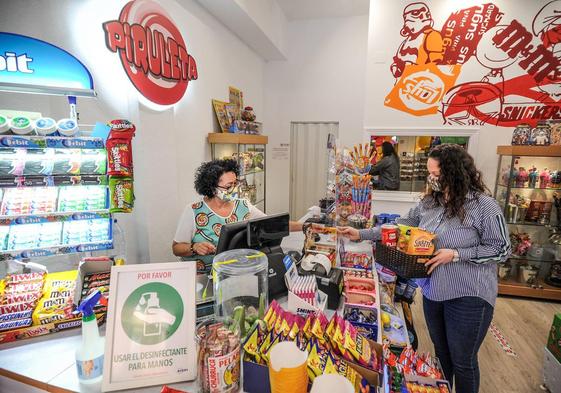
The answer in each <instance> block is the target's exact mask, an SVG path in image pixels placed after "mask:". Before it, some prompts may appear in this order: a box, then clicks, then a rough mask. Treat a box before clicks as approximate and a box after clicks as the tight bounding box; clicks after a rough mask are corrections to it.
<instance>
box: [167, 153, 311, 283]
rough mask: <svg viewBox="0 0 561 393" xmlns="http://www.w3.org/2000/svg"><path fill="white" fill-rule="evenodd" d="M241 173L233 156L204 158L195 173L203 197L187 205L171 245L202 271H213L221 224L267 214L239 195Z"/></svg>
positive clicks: (297, 227)
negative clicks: (230, 157) (227, 157)
mask: <svg viewBox="0 0 561 393" xmlns="http://www.w3.org/2000/svg"><path fill="white" fill-rule="evenodd" d="M239 173H240V168H239V165H238V163H237V162H236V161H235V160H232V159H222V160H213V161H209V162H205V163H203V164H202V165H201V166H200V167H199V168H198V169H197V171H196V173H195V190H196V191H197V193H198V194H199V195H201V197H202V199H201V200H199V201H196V202H194V203H193V204H190V205H187V207H185V210H184V211H183V214H182V216H181V218H180V220H179V223H178V225H177V231H176V232H175V237H174V240H173V245H172V248H173V253H174V255H176V256H179V257H181V259H182V260H187V261H188V260H191V261H197V272H199V273H208V272H209V271H210V268H211V266H212V259H213V257H214V253H215V251H216V246H217V245H218V239H219V237H220V229H221V228H222V225H224V224H230V223H234V222H238V221H242V220H249V219H252V218H260V217H265V216H266V214H265V213H263V212H262V211H261V210H259V209H258V208H256V207H255V206H253V205H252V204H251V203H250V202H249V201H247V200H245V199H238V176H239ZM290 229H291V230H301V229H302V224H300V223H297V222H291V223H290Z"/></svg>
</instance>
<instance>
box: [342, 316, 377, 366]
mask: <svg viewBox="0 0 561 393" xmlns="http://www.w3.org/2000/svg"><path fill="white" fill-rule="evenodd" d="M344 347H345V349H346V350H347V351H348V352H347V354H350V355H351V356H352V358H353V359H350V360H356V361H357V362H358V363H360V364H361V365H363V366H365V367H367V368H370V369H376V368H377V365H378V364H377V359H376V355H375V354H373V353H372V348H370V343H369V342H368V341H367V340H366V338H364V337H363V336H362V335H361V334H360V333H358V331H357V329H356V328H355V327H354V326H353V325H352V324H351V323H350V322H349V321H345V340H344ZM345 357H347V356H345Z"/></svg>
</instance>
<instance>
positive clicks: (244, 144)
mask: <svg viewBox="0 0 561 393" xmlns="http://www.w3.org/2000/svg"><path fill="white" fill-rule="evenodd" d="M208 142H209V143H210V146H211V155H212V159H213V160H214V159H221V158H233V159H235V160H237V161H238V163H239V165H240V176H239V179H238V180H239V183H240V196H241V197H242V198H244V199H247V200H249V201H250V202H251V203H252V204H253V205H255V206H256V207H257V208H258V209H259V210H261V211H265V208H266V201H265V195H266V176H267V174H266V169H267V167H266V150H267V149H266V147H267V143H268V137H267V136H265V135H248V134H233V133H209V134H208Z"/></svg>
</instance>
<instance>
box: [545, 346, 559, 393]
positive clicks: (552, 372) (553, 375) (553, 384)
mask: <svg viewBox="0 0 561 393" xmlns="http://www.w3.org/2000/svg"><path fill="white" fill-rule="evenodd" d="M543 382H544V385H545V386H546V387H547V389H548V391H549V392H550V393H561V362H560V361H559V360H558V359H556V358H555V356H553V355H552V354H551V352H550V351H549V350H548V349H547V348H544V360H543Z"/></svg>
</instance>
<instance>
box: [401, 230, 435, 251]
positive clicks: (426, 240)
mask: <svg viewBox="0 0 561 393" xmlns="http://www.w3.org/2000/svg"><path fill="white" fill-rule="evenodd" d="M435 237H436V235H435V234H434V233H432V232H429V231H425V230H422V229H420V228H411V234H410V238H409V243H408V245H407V250H406V251H405V252H406V253H407V254H410V255H432V254H434V239H435Z"/></svg>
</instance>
